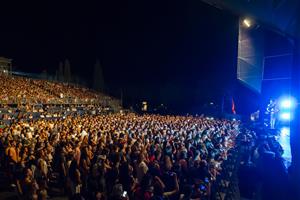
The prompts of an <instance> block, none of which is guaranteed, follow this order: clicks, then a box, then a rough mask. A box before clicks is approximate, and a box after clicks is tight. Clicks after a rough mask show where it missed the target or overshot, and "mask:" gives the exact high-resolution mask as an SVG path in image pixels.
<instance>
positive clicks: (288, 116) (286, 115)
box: [280, 112, 291, 121]
mask: <svg viewBox="0 0 300 200" xmlns="http://www.w3.org/2000/svg"><path fill="white" fill-rule="evenodd" d="M280 119H281V120H284V121H290V120H291V113H289V112H284V113H281V114H280Z"/></svg>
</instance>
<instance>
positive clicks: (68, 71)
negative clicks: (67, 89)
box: [64, 59, 72, 83]
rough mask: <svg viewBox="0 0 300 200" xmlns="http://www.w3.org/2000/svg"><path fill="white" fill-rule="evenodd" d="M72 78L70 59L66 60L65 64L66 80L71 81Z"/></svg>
mask: <svg viewBox="0 0 300 200" xmlns="http://www.w3.org/2000/svg"><path fill="white" fill-rule="evenodd" d="M71 80H72V75H71V66H70V62H69V60H68V59H66V60H65V66H64V81H66V82H68V83H70V82H71Z"/></svg>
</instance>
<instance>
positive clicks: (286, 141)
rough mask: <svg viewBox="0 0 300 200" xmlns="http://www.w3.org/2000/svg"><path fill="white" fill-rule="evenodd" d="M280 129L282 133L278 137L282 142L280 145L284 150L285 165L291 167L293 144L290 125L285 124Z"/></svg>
mask: <svg viewBox="0 0 300 200" xmlns="http://www.w3.org/2000/svg"><path fill="white" fill-rule="evenodd" d="M279 130H280V134H279V135H278V136H277V137H278V142H279V143H280V145H281V146H282V148H283V150H284V153H283V155H282V157H283V158H284V160H285V166H286V167H289V166H290V165H291V161H292V155H291V145H290V127H288V126H283V127H281V128H280V129H279Z"/></svg>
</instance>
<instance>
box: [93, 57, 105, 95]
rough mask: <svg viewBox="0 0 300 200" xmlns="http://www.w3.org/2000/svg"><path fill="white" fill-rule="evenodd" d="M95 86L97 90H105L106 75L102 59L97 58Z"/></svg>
mask: <svg viewBox="0 0 300 200" xmlns="http://www.w3.org/2000/svg"><path fill="white" fill-rule="evenodd" d="M93 88H94V89H95V90H96V91H100V92H103V91H104V77H103V70H102V66H101V64H100V61H99V60H98V59H97V60H96V63H95V65H94V80H93Z"/></svg>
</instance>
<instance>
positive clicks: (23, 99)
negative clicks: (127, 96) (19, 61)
mask: <svg viewBox="0 0 300 200" xmlns="http://www.w3.org/2000/svg"><path fill="white" fill-rule="evenodd" d="M0 90H1V94H0V104H38V103H41V104H70V103H78V104H80V103H81V104H82V103H85V104H97V103H98V104H99V103H101V104H104V103H105V102H107V101H111V100H112V98H111V97H109V96H107V95H104V94H101V93H98V92H95V91H92V90H90V89H88V88H85V87H81V86H75V85H72V84H68V83H58V82H51V81H47V80H37V79H31V78H25V77H21V76H13V75H10V74H3V73H0Z"/></svg>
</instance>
